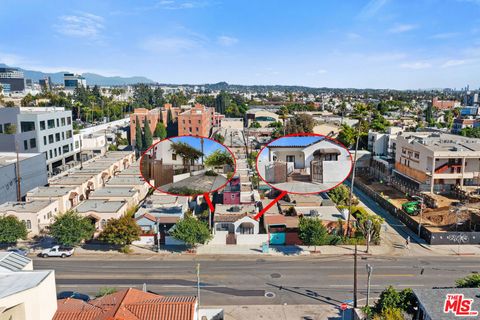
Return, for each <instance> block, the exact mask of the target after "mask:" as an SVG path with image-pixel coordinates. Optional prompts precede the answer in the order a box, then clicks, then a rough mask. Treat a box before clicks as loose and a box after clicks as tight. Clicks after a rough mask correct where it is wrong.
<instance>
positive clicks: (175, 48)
mask: <svg viewBox="0 0 480 320" xmlns="http://www.w3.org/2000/svg"><path fill="white" fill-rule="evenodd" d="M141 46H142V47H143V48H144V49H145V50H148V51H151V52H154V53H177V52H183V51H189V50H192V49H194V48H197V47H199V46H200V42H199V41H198V40H196V39H193V38H188V37H175V36H173V37H151V38H148V39H146V40H145V41H144V42H143V43H142V44H141Z"/></svg>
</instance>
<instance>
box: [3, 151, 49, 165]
mask: <svg viewBox="0 0 480 320" xmlns="http://www.w3.org/2000/svg"><path fill="white" fill-rule="evenodd" d="M40 154H41V153H19V154H18V158H19V161H22V160H25V159H28V158H32V157H35V156H38V155H40ZM16 162H17V154H16V153H15V152H0V167H5V166H8V165H11V164H14V163H16Z"/></svg>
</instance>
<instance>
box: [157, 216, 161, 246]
mask: <svg viewBox="0 0 480 320" xmlns="http://www.w3.org/2000/svg"><path fill="white" fill-rule="evenodd" d="M157 252H160V219H159V218H157Z"/></svg>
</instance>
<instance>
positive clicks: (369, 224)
mask: <svg viewBox="0 0 480 320" xmlns="http://www.w3.org/2000/svg"><path fill="white" fill-rule="evenodd" d="M366 223H367V251H366V253H369V251H370V240H371V237H372V232H371V230H372V225H373V223H372V220H367V222H366Z"/></svg>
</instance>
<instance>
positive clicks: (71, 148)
mask: <svg viewBox="0 0 480 320" xmlns="http://www.w3.org/2000/svg"><path fill="white" fill-rule="evenodd" d="M70 150H72V151H73V143H70Z"/></svg>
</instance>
